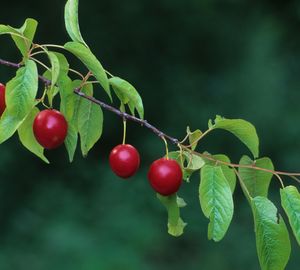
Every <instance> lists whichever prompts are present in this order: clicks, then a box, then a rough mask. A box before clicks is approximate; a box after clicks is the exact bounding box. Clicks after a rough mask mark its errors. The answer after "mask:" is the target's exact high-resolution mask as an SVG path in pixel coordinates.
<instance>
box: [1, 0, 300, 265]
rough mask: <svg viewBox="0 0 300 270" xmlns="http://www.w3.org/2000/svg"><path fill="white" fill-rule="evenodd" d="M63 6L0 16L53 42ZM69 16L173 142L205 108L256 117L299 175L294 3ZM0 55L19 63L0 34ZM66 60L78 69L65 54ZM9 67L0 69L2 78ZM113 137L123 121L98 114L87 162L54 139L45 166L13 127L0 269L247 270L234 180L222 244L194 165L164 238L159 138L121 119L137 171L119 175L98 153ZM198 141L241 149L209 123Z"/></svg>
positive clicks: (86, 6) (201, 123) (10, 9)
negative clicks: (31, 21)
mask: <svg viewBox="0 0 300 270" xmlns="http://www.w3.org/2000/svg"><path fill="white" fill-rule="evenodd" d="M64 4H65V1H62V0H52V1H34V0H27V1H17V0H15V1H2V2H1V13H0V14H1V15H0V23H4V24H10V25H12V26H20V25H21V24H22V23H23V21H24V20H25V18H26V17H32V18H35V19H37V20H38V21H39V29H38V33H37V37H36V42H38V43H58V44H63V43H65V42H66V41H68V37H67V34H66V32H65V29H64V21H63V7H64ZM80 22H81V30H82V33H83V36H84V38H85V40H86V41H87V43H88V44H90V47H91V49H92V50H93V52H94V53H95V54H96V55H97V56H99V58H100V59H101V61H102V63H103V65H104V66H105V67H106V68H107V69H108V70H109V71H111V72H112V73H113V74H115V75H118V76H121V77H123V78H126V79H127V80H129V81H130V82H132V83H133V84H134V85H135V86H136V88H137V89H138V90H139V92H140V94H141V96H142V97H143V100H144V105H145V115H146V116H145V117H146V119H147V120H148V121H150V122H151V123H153V124H155V125H157V126H158V127H160V128H162V129H163V130H164V131H165V132H167V133H168V134H170V135H173V136H175V137H178V138H182V137H183V136H184V135H185V128H186V126H187V125H189V126H190V127H191V128H192V129H195V128H200V129H203V130H204V129H205V128H206V127H207V120H208V119H209V118H214V116H215V115H216V114H221V115H223V116H225V117H227V118H244V119H247V120H249V121H250V122H252V123H253V124H254V125H255V126H256V127H257V131H258V134H259V136H260V142H261V147H260V150H261V155H262V156H270V157H271V158H272V159H273V161H274V164H275V166H276V167H277V168H278V169H281V170H291V171H300V162H299V156H300V154H299V152H300V151H299V150H300V141H299V135H300V125H299V118H300V109H299V100H300V91H299V90H300V79H299V72H300V35H299V29H300V2H299V1H296V0H294V1H271V0H261V1H255V0H227V1H224V0H223V1H222V0H210V1H208V0H203V1H200V0H186V1H180V0H160V1H153V0H152V1H150V0H129V1H120V0H119V1H117V0H110V1H102V0H98V1H97V0H87V1H81V2H80ZM0 57H1V58H4V59H7V60H14V61H19V60H20V56H19V54H18V51H17V49H15V48H14V45H13V43H12V42H11V41H10V40H9V38H8V37H3V36H2V37H1V45H0ZM73 67H74V68H79V69H80V67H79V66H78V62H76V61H75V62H73ZM14 73H15V70H12V69H10V68H7V67H3V66H0V80H1V81H2V82H6V81H8V80H9V79H10V78H11V77H12V76H13V75H14ZM99 92H101V91H100V89H99ZM99 97H103V99H105V100H106V101H107V99H106V97H105V95H104V94H102V95H101V94H99ZM121 137H122V121H121V120H120V119H119V118H117V117H116V116H114V115H112V114H110V113H108V112H105V126H104V134H103V137H102V139H101V141H100V142H99V143H98V144H97V145H96V146H95V148H94V149H93V150H92V151H91V152H90V154H89V156H88V157H87V158H86V159H84V158H82V157H81V156H80V153H79V151H78V152H77V155H76V159H75V162H74V163H72V164H69V163H68V158H67V154H66V151H65V149H64V147H61V148H60V149H58V150H55V151H52V152H47V153H46V154H47V156H48V157H49V159H50V160H51V162H52V163H51V165H49V166H47V165H45V164H43V163H42V161H40V160H39V159H38V158H36V157H35V156H33V155H32V154H30V153H29V152H28V151H26V150H25V149H24V148H23V147H22V146H21V144H20V142H19V141H18V140H17V138H16V136H15V137H14V138H13V139H11V140H9V141H8V142H6V143H5V144H3V145H1V146H0V153H1V154H0V181H1V188H0V209H1V210H0V221H1V222H0V269H1V270H48V269H49V270H50V269H51V270H53V269H57V270H99V269H101V270H102V269H103V270H110V269H112V270H118V269H120V270H127V269H128V270H135V269H138V270H148V269H149V270H150V269H158V270H163V269H174V270H177V269H178V270H179V269H188V270H193V269H205V270H206V269H212V270H227V269H247V270H257V269H259V265H258V260H257V257H256V248H255V238H254V232H253V221H252V216H251V211H250V209H249V207H248V205H247V203H246V201H245V199H244V198H243V196H242V194H241V191H240V188H238V189H237V190H236V192H235V196H234V200H235V215H234V219H233V222H232V225H231V227H230V229H229V231H228V233H227V235H226V237H225V239H224V240H223V241H222V242H220V243H213V242H211V241H208V240H207V220H206V219H205V218H204V216H203V214H202V213H201V210H200V207H199V202H198V199H197V198H198V195H197V189H198V184H199V179H198V176H197V175H194V176H193V177H192V179H191V183H190V184H189V185H187V184H185V185H184V186H183V188H182V190H181V191H180V196H182V197H184V198H185V200H186V201H187V203H188V206H187V207H186V208H185V209H184V210H183V211H182V216H183V219H184V220H185V221H186V222H188V226H187V227H186V230H185V234H184V235H183V236H182V237H180V238H172V237H171V236H169V235H168V234H167V229H166V213H165V210H164V208H163V207H162V206H161V205H160V203H159V202H158V201H157V199H156V197H155V194H154V192H153V191H152V190H151V189H150V188H149V184H148V182H147V178H146V174H147V168H148V166H149V164H150V163H151V161H152V160H154V159H156V158H158V157H160V156H162V155H163V152H164V146H163V143H162V141H161V140H160V139H159V138H157V137H156V136H154V135H153V134H151V133H150V132H149V131H148V130H145V129H143V128H141V127H139V126H137V125H135V124H132V123H129V125H128V136H127V137H128V143H132V144H134V145H135V146H136V147H137V148H138V149H139V150H140V153H141V157H142V167H141V170H140V171H139V172H138V174H137V175H136V176H135V177H133V178H132V179H131V180H129V181H123V180H120V179H118V178H117V177H116V176H115V175H114V174H113V173H112V172H111V171H110V169H109V165H108V162H107V157H108V155H109V152H110V150H111V149H112V148H113V146H115V145H116V144H119V143H120V142H121ZM199 150H201V151H204V150H207V151H210V152H211V153H225V154H227V155H229V156H230V157H231V158H232V160H233V161H235V162H238V160H239V157H240V156H241V155H242V154H246V153H247V154H248V151H247V149H246V148H245V147H244V146H243V145H242V144H241V143H240V142H239V141H238V140H237V139H235V138H233V137H231V136H230V135H229V134H227V133H225V132H219V131H216V132H215V133H214V134H212V135H211V137H209V138H206V139H205V140H204V141H203V143H202V145H201V147H200V149H199ZM286 182H287V183H291V182H290V180H288V179H287V180H286ZM278 189H279V185H278V183H277V181H276V180H275V179H274V181H273V182H272V186H271V197H272V199H273V200H274V201H275V202H276V204H277V206H278V207H279V203H278V195H279V193H278ZM291 239H292V244H293V251H292V255H291V260H290V262H289V264H288V267H287V269H290V270H296V269H299V264H300V257H299V247H298V246H297V245H296V243H295V240H294V238H293V237H291Z"/></svg>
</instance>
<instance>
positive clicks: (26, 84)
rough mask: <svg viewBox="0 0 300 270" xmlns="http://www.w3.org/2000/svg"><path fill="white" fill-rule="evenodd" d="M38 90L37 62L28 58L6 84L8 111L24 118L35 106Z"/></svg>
mask: <svg viewBox="0 0 300 270" xmlns="http://www.w3.org/2000/svg"><path fill="white" fill-rule="evenodd" d="M37 90H38V73H37V67H36V64H35V62H33V61H32V60H28V61H27V62H26V65H25V66H24V67H21V68H20V69H19V70H18V71H17V74H16V76H15V77H14V78H13V79H12V80H10V81H9V82H8V83H7V85H6V92H5V94H6V95H5V100H6V110H7V111H8V113H9V114H10V115H11V116H14V117H16V118H17V119H19V120H23V119H24V118H25V117H26V116H27V115H28V113H29V112H30V111H31V110H32V108H33V107H34V104H35V97H36V94H37Z"/></svg>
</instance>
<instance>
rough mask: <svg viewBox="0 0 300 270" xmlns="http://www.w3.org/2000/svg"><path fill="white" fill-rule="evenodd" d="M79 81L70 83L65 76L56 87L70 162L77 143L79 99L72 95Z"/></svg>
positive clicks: (61, 77)
mask: <svg viewBox="0 0 300 270" xmlns="http://www.w3.org/2000/svg"><path fill="white" fill-rule="evenodd" d="M80 84H81V81H80V80H75V81H73V82H72V81H71V79H70V78H69V77H68V76H67V75H65V76H60V78H59V79H58V85H59V87H60V97H61V103H60V111H61V112H62V113H63V114H64V115H65V117H66V120H67V121H68V134H67V137H66V139H65V146H66V149H67V152H68V155H69V161H70V162H72V161H73V158H74V154H75V151H76V147H77V141H78V134H77V133H78V128H77V126H78V125H77V124H78V117H77V116H78V108H79V102H80V101H81V99H80V97H79V96H77V95H75V94H74V92H73V91H74V89H75V88H77V87H79V86H80ZM82 91H84V89H83V90H82Z"/></svg>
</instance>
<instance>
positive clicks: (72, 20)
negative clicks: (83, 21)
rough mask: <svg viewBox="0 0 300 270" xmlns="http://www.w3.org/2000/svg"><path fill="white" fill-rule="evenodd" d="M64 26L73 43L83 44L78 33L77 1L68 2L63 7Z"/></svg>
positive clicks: (69, 0)
mask: <svg viewBox="0 0 300 270" xmlns="http://www.w3.org/2000/svg"><path fill="white" fill-rule="evenodd" d="M65 25H66V30H67V32H68V34H69V36H70V38H71V39H72V40H73V41H76V42H79V43H82V44H84V45H85V46H86V47H88V46H87V45H86V43H85V42H84V40H83V38H82V35H81V33H80V27H79V19H78V0H68V1H67V3H66V5H65Z"/></svg>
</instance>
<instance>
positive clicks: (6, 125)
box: [0, 110, 22, 143]
mask: <svg viewBox="0 0 300 270" xmlns="http://www.w3.org/2000/svg"><path fill="white" fill-rule="evenodd" d="M21 124H22V120H20V119H18V118H16V117H15V116H13V115H10V114H9V113H8V111H7V110H5V111H4V113H3V114H2V116H1V119H0V143H3V142H4V141H6V140H7V139H9V138H10V137H11V136H12V135H13V134H14V133H15V132H16V130H17V129H18V127H19V126H20V125H21Z"/></svg>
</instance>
